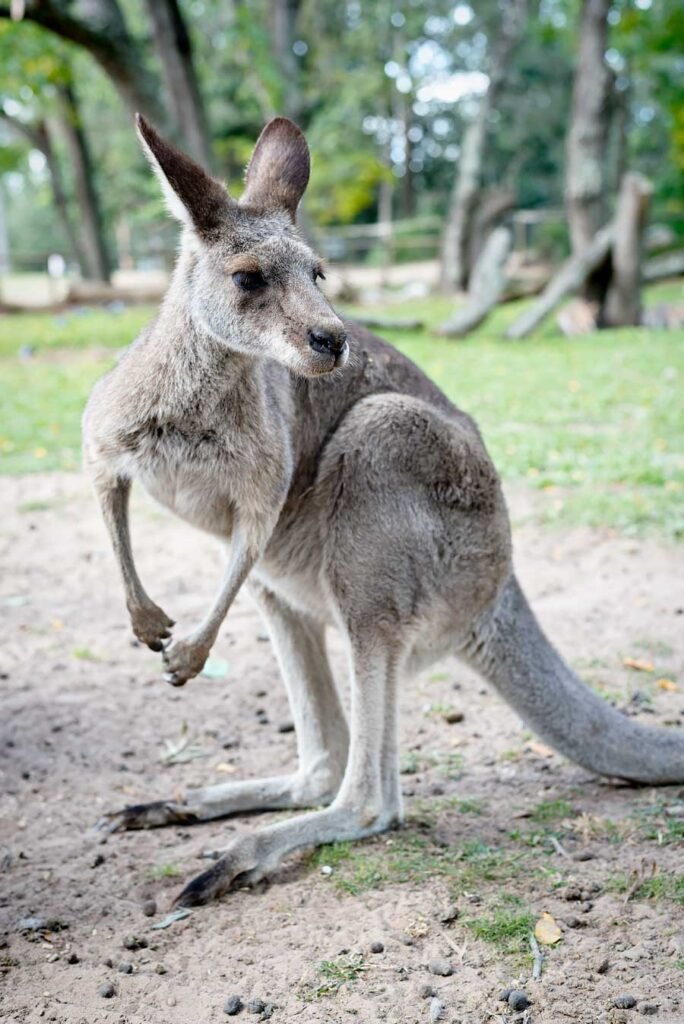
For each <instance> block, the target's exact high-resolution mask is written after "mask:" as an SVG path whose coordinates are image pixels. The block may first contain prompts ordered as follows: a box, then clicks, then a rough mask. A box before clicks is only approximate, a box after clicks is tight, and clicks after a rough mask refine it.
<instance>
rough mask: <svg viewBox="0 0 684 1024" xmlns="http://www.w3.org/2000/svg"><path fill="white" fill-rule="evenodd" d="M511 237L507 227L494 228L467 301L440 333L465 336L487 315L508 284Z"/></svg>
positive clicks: (474, 272)
mask: <svg viewBox="0 0 684 1024" xmlns="http://www.w3.org/2000/svg"><path fill="white" fill-rule="evenodd" d="M511 241H512V236H511V232H510V231H509V230H508V228H503V227H498V228H494V230H493V231H492V233H491V234H490V236H489V238H488V239H487V241H486V243H485V246H484V248H483V250H482V252H481V253H480V255H479V258H478V260H477V262H476V263H475V266H474V267H473V272H472V274H471V275H470V282H469V285H468V301H467V303H466V304H465V306H463V307H462V308H461V309H457V310H456V312H455V313H454V314H453V315H452V317H451V318H450V319H449V320H447V321H446V323H444V324H442V325H441V327H440V328H439V334H443V335H445V336H446V337H448V338H463V337H465V335H466V334H469V333H470V331H474V330H475V328H476V327H479V325H480V324H481V323H483V322H484V321H485V320H486V319H487V317H488V316H489V314H490V313H491V311H492V309H493V308H494V306H496V304H497V302H499V300H500V299H501V296H502V295H503V292H504V288H505V286H506V260H507V259H508V254H509V253H510V251H511Z"/></svg>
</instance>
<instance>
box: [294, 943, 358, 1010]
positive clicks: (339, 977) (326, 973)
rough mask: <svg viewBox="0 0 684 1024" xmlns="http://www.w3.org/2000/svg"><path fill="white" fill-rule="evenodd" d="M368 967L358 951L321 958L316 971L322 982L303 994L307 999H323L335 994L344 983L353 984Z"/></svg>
mask: <svg viewBox="0 0 684 1024" xmlns="http://www.w3.org/2000/svg"><path fill="white" fill-rule="evenodd" d="M367 969H368V968H367V966H366V963H365V961H364V959H363V956H362V955H361V954H360V953H355V954H348V955H345V956H339V957H337V959H336V960H321V962H320V964H319V965H318V972H319V974H320V975H321V976H322V978H323V979H324V980H323V983H322V984H321V985H318V986H317V987H316V988H314V989H313V990H312V991H310V992H309V993H307V994H306V995H305V998H307V999H325V998H327V997H329V996H336V995H337V993H338V992H339V991H340V989H341V988H343V987H344V986H345V985H353V984H354V982H355V981H358V980H359V978H360V977H361V976H362V974H363V972H364V971H366V970H367Z"/></svg>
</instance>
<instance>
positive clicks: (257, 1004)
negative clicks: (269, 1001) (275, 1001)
mask: <svg viewBox="0 0 684 1024" xmlns="http://www.w3.org/2000/svg"><path fill="white" fill-rule="evenodd" d="M265 1009H266V1003H265V1002H264V1001H263V1000H262V999H250V1001H249V1002H248V1003H247V1013H263V1012H264V1010H265Z"/></svg>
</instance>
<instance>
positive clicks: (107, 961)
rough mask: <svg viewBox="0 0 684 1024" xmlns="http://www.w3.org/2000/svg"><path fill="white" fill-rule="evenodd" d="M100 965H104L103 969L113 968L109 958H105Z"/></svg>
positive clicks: (112, 962)
mask: <svg viewBox="0 0 684 1024" xmlns="http://www.w3.org/2000/svg"><path fill="white" fill-rule="evenodd" d="M102 963H103V964H104V965H105V967H113V966H114V961H113V960H112V958H111V956H106V957H105V958H104V960H103V961H102Z"/></svg>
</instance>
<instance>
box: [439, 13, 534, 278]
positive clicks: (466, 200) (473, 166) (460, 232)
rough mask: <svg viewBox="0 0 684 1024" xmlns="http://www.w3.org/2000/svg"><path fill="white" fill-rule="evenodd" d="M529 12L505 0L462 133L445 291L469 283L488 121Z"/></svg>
mask: <svg viewBox="0 0 684 1024" xmlns="http://www.w3.org/2000/svg"><path fill="white" fill-rule="evenodd" d="M526 13H527V0H504V5H503V11H502V16H501V26H500V31H499V35H498V37H497V38H496V40H495V42H494V44H493V46H492V48H491V55H490V60H489V86H488V88H487V92H486V93H485V95H484V96H483V97H482V99H481V100H480V104H479V106H478V109H477V113H476V114H475V117H474V118H473V120H472V121H471V122H470V123H469V124H468V126H467V127H466V129H465V132H464V133H463V139H462V142H461V155H460V158H459V162H458V170H457V173H456V175H455V177H454V183H453V188H452V192H451V198H450V200H449V209H448V212H447V221H446V228H445V230H444V236H443V239H442V254H441V266H440V286H441V288H442V291H444V292H453V291H454V290H457V289H461V288H464V287H465V286H466V284H467V278H468V252H469V247H470V240H471V237H472V231H473V222H474V218H475V213H476V211H477V206H478V202H479V198H480V187H481V176H482V164H483V161H484V155H485V145H486V141H487V127H488V124H487V123H488V120H489V114H490V111H491V110H493V109H494V106H495V105H496V102H497V100H498V97H499V94H500V92H501V88H502V86H503V85H504V83H505V81H506V75H507V72H508V65H509V61H510V57H511V54H512V52H513V48H514V47H515V45H516V43H517V41H518V39H519V38H520V34H521V32H522V29H523V26H524V22H525V16H526Z"/></svg>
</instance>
